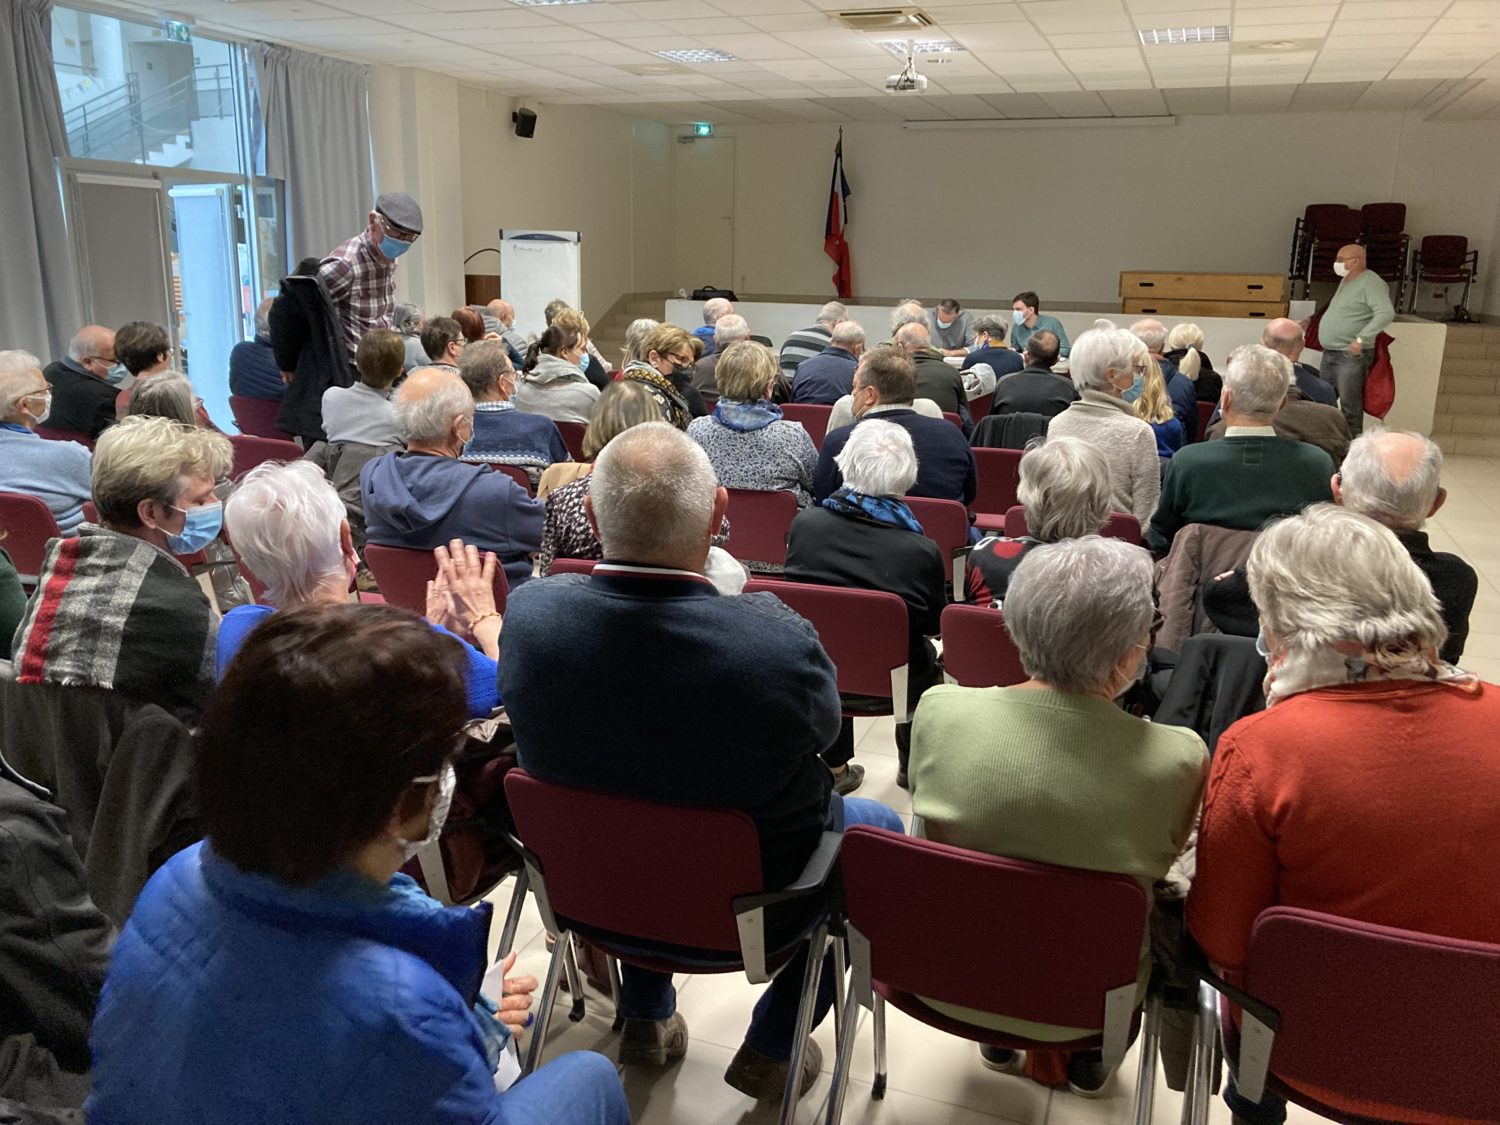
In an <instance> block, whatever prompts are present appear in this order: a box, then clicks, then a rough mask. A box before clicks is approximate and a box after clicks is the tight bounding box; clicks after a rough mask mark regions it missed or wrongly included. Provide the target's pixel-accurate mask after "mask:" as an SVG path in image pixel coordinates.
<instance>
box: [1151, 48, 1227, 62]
mask: <svg viewBox="0 0 1500 1125" xmlns="http://www.w3.org/2000/svg"><path fill="white" fill-rule="evenodd" d="M1141 53H1142V54H1143V55H1145V56H1146V61H1147V62H1148V63H1150V64H1151V65H1152V66H1156V65H1157V64H1158V63H1170V64H1172V65H1178V64H1181V65H1184V66H1198V65H1201V64H1203V63H1206V62H1214V61H1218V60H1221V59H1222V60H1226V61H1227V60H1228V58H1229V44H1228V43H1170V44H1167V43H1163V44H1152V45H1150V46H1143V47H1142V48H1141Z"/></svg>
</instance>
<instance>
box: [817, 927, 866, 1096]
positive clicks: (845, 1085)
mask: <svg viewBox="0 0 1500 1125" xmlns="http://www.w3.org/2000/svg"><path fill="white" fill-rule="evenodd" d="M840 944H842V942H840ZM839 1007H840V1009H842V1015H841V1016H840V1025H841V1026H842V1027H843V1029H844V1030H843V1031H842V1033H841V1034H840V1035H839V1036H838V1044H839V1050H838V1056H837V1059H836V1060H835V1062H834V1064H833V1085H832V1086H831V1087H829V1090H828V1115H827V1117H826V1118H825V1119H824V1125H839V1121H840V1120H842V1118H843V1116H844V1098H845V1097H846V1096H847V1095H848V1093H849V1068H850V1067H851V1066H852V1065H853V1063H854V1039H855V1031H856V1030H857V1029H858V1027H859V998H858V997H856V996H855V994H854V989H852V988H850V989H848V995H847V996H846V997H845V999H844V1001H843V1002H842V1003H841V1004H840V1005H839Z"/></svg>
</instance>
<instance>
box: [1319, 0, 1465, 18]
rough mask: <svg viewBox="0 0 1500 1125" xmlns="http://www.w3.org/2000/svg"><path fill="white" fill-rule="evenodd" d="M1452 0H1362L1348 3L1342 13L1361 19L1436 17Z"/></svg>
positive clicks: (1344, 16) (1348, 16)
mask: <svg viewBox="0 0 1500 1125" xmlns="http://www.w3.org/2000/svg"><path fill="white" fill-rule="evenodd" d="M1451 2H1452V0H1361V2H1360V3H1346V4H1345V5H1344V7H1343V11H1342V12H1341V13H1340V15H1341V17H1342V18H1347V19H1361V20H1380V19H1413V18H1415V17H1417V16H1427V17H1430V18H1433V19H1436V18H1437V17H1438V16H1440V15H1442V14H1443V12H1444V11H1445V10H1446V9H1447V8H1448V6H1449V4H1450V3H1451Z"/></svg>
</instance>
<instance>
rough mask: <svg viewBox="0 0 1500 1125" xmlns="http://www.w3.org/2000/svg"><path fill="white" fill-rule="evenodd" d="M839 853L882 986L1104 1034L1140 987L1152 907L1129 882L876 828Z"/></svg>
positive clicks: (854, 831)
mask: <svg viewBox="0 0 1500 1125" xmlns="http://www.w3.org/2000/svg"><path fill="white" fill-rule="evenodd" d="M841 854H842V859H841V865H842V868H843V878H844V892H845V898H846V902H847V904H848V911H849V924H850V926H851V927H853V928H854V929H856V930H858V931H859V933H860V935H862V936H863V937H864V938H865V939H866V940H868V941H869V943H870V969H871V975H872V976H873V977H874V979H875V980H876V981H877V982H879V983H880V984H882V985H885V986H887V987H889V988H892V989H896V990H898V991H901V992H909V993H914V994H916V995H918V996H923V997H927V998H929V999H933V1000H940V1001H943V1002H945V1003H949V1004H960V1005H962V1006H964V1007H966V1008H977V1009H979V1010H980V1011H986V1012H995V1013H998V1014H1001V1015H1005V1016H1009V1017H1011V1018H1013V1019H1023V1020H1032V1021H1035V1022H1038V1023H1048V1024H1060V1025H1063V1026H1066V1027H1080V1028H1103V1027H1104V1026H1105V994H1106V993H1108V992H1111V991H1113V990H1115V989H1119V988H1122V987H1128V988H1130V989H1132V990H1133V989H1134V987H1135V982H1136V972H1137V970H1138V968H1139V962H1140V955H1141V943H1142V940H1143V938H1144V937H1145V930H1146V917H1147V909H1148V905H1149V904H1148V903H1147V901H1146V892H1145V890H1144V889H1143V888H1142V887H1141V885H1140V884H1139V883H1137V882H1136V881H1135V880H1134V879H1132V878H1130V877H1129V876H1127V875H1114V874H1107V873H1103V872H1098V871H1080V870H1077V869H1075V868H1068V867H1052V866H1049V865H1046V864H1040V863H1028V862H1025V861H1022V860H1017V859H1003V858H1000V857H998V856H989V855H983V854H981V853H979V852H971V851H967V850H965V849H963V848H954V847H949V846H948V845H946V844H939V843H935V842H933V841H931V840H921V839H917V838H915V837H912V836H903V835H900V834H898V833H895V832H887V831H885V830H883V829H879V828H870V827H868V826H866V825H855V826H854V827H853V828H850V829H849V830H848V831H847V832H846V833H845V834H844V843H843V849H842V853H841ZM1132 999H1133V997H1132Z"/></svg>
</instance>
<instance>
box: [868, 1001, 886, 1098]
mask: <svg viewBox="0 0 1500 1125" xmlns="http://www.w3.org/2000/svg"><path fill="white" fill-rule="evenodd" d="M871 1022H873V1023H874V1025H875V1081H874V1083H873V1084H871V1086H870V1097H871V1098H872V1099H874V1100H875V1101H877V1102H878V1101H880V1100H881V1099H882V1098H884V1097H885V999H884V997H881V996H878V995H877V996H876V997H875V1018H874V1019H873V1020H872V1021H871Z"/></svg>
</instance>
